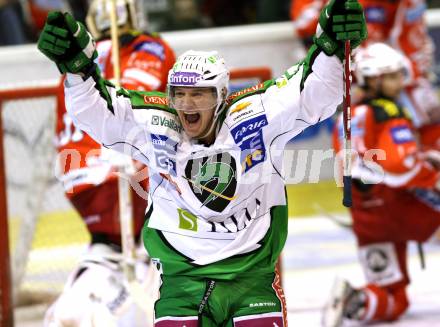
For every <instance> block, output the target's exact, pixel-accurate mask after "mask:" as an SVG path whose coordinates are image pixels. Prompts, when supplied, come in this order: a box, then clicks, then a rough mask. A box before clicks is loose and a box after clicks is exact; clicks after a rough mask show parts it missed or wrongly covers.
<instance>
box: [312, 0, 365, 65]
mask: <svg viewBox="0 0 440 327" xmlns="http://www.w3.org/2000/svg"><path fill="white" fill-rule="evenodd" d="M367 35H368V33H367V25H366V22H365V16H364V12H363V9H362V6H361V5H360V3H359V2H358V1H357V0H331V1H330V2H329V3H328V4H327V5H326V6H325V7H324V8H323V9H322V11H321V14H320V16H319V23H318V27H317V29H316V35H315V36H314V38H313V41H314V43H315V44H316V45H317V46H318V47H319V48H321V49H322V50H323V51H324V52H325V54H327V55H328V56H332V55H336V56H337V57H338V58H339V59H340V60H341V61H342V60H343V59H344V42H345V41H348V40H350V41H351V42H350V46H351V49H354V48H356V47H358V46H359V45H360V44H361V42H362V41H363V40H365V39H366V38H367Z"/></svg>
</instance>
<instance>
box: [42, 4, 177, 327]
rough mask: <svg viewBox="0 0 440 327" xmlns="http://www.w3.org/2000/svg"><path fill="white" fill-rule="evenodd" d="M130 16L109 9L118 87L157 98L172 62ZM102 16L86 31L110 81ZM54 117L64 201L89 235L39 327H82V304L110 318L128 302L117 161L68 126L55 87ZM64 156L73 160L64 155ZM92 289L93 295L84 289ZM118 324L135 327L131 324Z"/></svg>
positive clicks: (105, 14)
mask: <svg viewBox="0 0 440 327" xmlns="http://www.w3.org/2000/svg"><path fill="white" fill-rule="evenodd" d="M136 10H137V7H136V3H135V2H134V1H132V0H123V1H122V0H118V1H117V13H118V29H119V35H120V36H119V41H120V66H121V68H120V69H121V85H122V86H123V87H125V88H126V89H131V90H142V91H164V90H165V89H166V79H167V74H168V71H169V69H170V68H171V67H172V65H173V64H174V62H175V56H174V53H173V51H172V50H171V48H170V47H169V46H168V44H167V43H166V42H165V41H163V40H162V39H161V38H160V37H159V36H157V35H151V34H148V33H144V32H141V31H140V30H139V23H138V19H137V15H138V13H137V12H136ZM109 12H110V1H99V0H95V1H93V2H92V3H91V6H90V8H89V11H88V16H87V25H88V26H89V29H90V30H91V31H92V33H93V35H94V37H95V38H96V39H97V40H98V42H97V45H96V48H97V52H98V57H97V59H96V63H97V65H98V66H99V67H100V69H101V71H102V73H103V76H105V77H106V78H109V79H111V78H113V63H112V51H111V43H112V42H111V40H110V39H109V37H110V16H109V15H110V14H109ZM62 82H64V79H63V81H62ZM57 115H58V123H57V128H56V131H57V135H58V143H57V147H58V152H59V155H60V159H61V160H60V161H61V167H62V169H64V171H63V172H62V176H61V181H62V182H63V185H64V187H65V191H66V195H67V197H68V199H69V200H70V202H71V203H72V205H73V206H74V207H75V209H76V210H77V212H78V213H79V214H80V216H81V217H82V218H83V220H84V222H85V224H86V226H87V229H88V231H89V232H90V235H91V245H90V247H89V249H88V252H87V255H86V256H85V258H84V260H83V261H82V262H81V263H80V265H79V267H78V268H77V269H76V270H75V271H74V272H73V273H72V276H71V277H70V278H69V281H68V282H67V285H66V287H65V290H64V292H63V293H62V294H61V296H60V298H59V299H58V301H57V302H56V303H55V304H54V305H53V306H52V307H51V308H50V309H49V311H48V314H47V319H46V323H47V324H49V322H50V323H55V322H56V323H58V324H60V325H62V326H64V325H63V323H65V324H67V323H68V322H69V323H72V321H74V322H75V324H74V325H75V326H80V325H81V326H82V323H85V322H86V321H89V320H91V319H92V318H91V315H92V314H95V312H93V310H94V309H92V307H93V306H92V305H91V300H90V298H91V297H92V296H94V297H95V298H101V301H102V302H103V304H105V305H107V306H108V307H109V308H110V306H111V303H113V305H112V306H111V308H110V311H111V313H112V314H114V315H115V316H124V315H122V314H121V313H120V311H121V308H122V307H124V306H126V304H127V303H128V302H129V299H124V298H123V296H124V293H123V290H124V285H123V284H122V283H121V282H120V281H118V280H120V279H121V278H122V271H121V267H120V266H119V265H118V264H117V262H118V261H119V260H120V252H121V229H120V223H119V201H118V177H117V175H116V174H115V172H117V165H116V164H117V161H118V160H120V158H119V157H120V154H118V153H117V152H115V151H113V150H109V149H106V148H105V147H102V146H101V145H100V144H98V143H96V142H95V141H94V140H93V139H92V138H91V137H90V136H89V135H88V134H86V133H85V132H83V131H81V130H80V129H79V128H77V127H75V126H74V125H73V124H72V119H71V118H70V117H69V115H68V114H67V112H66V108H65V103H64V88H63V84H60V93H59V96H58V105H57ZM72 151H74V153H78V154H79V155H80V157H78V156H75V155H72ZM135 165H136V167H137V169H138V170H139V171H140V172H138V173H139V174H140V175H137V177H136V178H139V179H142V181H141V182H140V184H139V187H140V188H139V189H138V190H136V192H135V191H133V190H132V206H133V212H132V217H133V219H134V221H133V225H134V232H135V237H136V239H137V240H138V241H140V232H141V229H142V226H143V224H144V221H145V209H146V206H147V194H146V191H147V188H148V179H147V176H148V172H147V168H146V167H145V166H143V165H141V164H139V163H136V164H135ZM142 175H143V178H142ZM112 281H113V282H112ZM87 284H88V285H87ZM92 284H94V285H95V286H96V287H94V288H91V287H90V285H92ZM71 301H73V302H75V308H76V310H71V308H70V305H71ZM118 301H119V303H117V302H118ZM95 311H96V310H95ZM126 318H127V317H124V319H126ZM118 319H119V318H118ZM120 320H121V319H120ZM125 323H128V325H129V326H135V323H134V322H130V321H128V322H125ZM57 326H58V325H57ZM69 326H71V325H69ZM119 326H121V324H119Z"/></svg>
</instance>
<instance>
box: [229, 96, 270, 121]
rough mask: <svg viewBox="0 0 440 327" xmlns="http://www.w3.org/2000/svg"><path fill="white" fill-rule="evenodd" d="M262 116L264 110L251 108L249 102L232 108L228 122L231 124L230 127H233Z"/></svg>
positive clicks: (258, 107)
mask: <svg viewBox="0 0 440 327" xmlns="http://www.w3.org/2000/svg"><path fill="white" fill-rule="evenodd" d="M262 114H263V115H264V108H262V107H260V106H257V107H255V106H253V105H252V102H250V101H246V102H241V103H238V104H237V105H234V106H232V107H231V109H230V110H229V117H230V118H229V121H230V122H232V124H231V126H232V127H234V126H237V124H239V123H241V122H242V121H245V120H247V119H249V118H251V117H255V116H260V115H262Z"/></svg>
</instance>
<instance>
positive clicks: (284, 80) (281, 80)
mask: <svg viewBox="0 0 440 327" xmlns="http://www.w3.org/2000/svg"><path fill="white" fill-rule="evenodd" d="M287 82H288V81H287V77H286V76H284V75H283V76H281V77H280V78H277V79H276V80H275V83H276V85H277V88H279V89H281V88H283V87H285V86H287Z"/></svg>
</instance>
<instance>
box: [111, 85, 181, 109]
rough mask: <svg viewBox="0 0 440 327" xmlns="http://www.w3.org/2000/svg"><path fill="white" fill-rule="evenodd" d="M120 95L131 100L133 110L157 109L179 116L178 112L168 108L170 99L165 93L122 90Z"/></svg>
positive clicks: (119, 92)
mask: <svg viewBox="0 0 440 327" xmlns="http://www.w3.org/2000/svg"><path fill="white" fill-rule="evenodd" d="M118 95H121V96H125V97H128V98H130V102H131V106H132V108H133V109H156V110H162V111H166V112H169V113H172V114H174V115H177V112H176V110H174V109H172V108H170V107H169V106H168V97H167V95H166V94H165V93H163V92H157V91H152V92H138V91H130V90H126V89H120V90H119V91H118Z"/></svg>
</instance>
